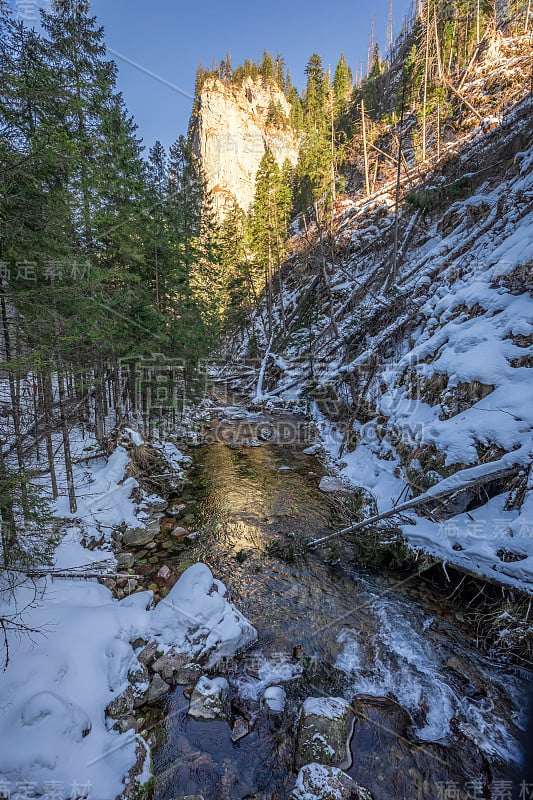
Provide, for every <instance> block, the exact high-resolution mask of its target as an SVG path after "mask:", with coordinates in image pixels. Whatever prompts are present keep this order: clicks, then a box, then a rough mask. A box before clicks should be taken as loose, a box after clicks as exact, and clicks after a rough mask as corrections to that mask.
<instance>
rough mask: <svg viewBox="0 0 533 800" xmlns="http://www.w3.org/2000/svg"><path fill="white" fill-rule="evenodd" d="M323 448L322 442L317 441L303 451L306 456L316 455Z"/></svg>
mask: <svg viewBox="0 0 533 800" xmlns="http://www.w3.org/2000/svg"><path fill="white" fill-rule="evenodd" d="M322 449H323V448H322V445H321V444H320V442H317V443H316V444H312V445H310V446H309V447H306V448H305V450H304V451H303V454H304V456H316V454H317V453H320V452H321V450H322Z"/></svg>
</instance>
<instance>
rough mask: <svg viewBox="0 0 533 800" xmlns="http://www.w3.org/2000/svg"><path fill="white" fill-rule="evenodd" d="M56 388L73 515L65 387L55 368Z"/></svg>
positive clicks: (73, 493)
mask: <svg viewBox="0 0 533 800" xmlns="http://www.w3.org/2000/svg"><path fill="white" fill-rule="evenodd" d="M57 386H58V391H59V419H60V421H61V434H62V436H63V453H64V456H65V472H66V475H67V490H68V499H69V504H70V513H71V514H75V513H76V511H77V510H78V504H77V503H76V491H75V488H74V474H73V472H72V455H71V452H70V439H69V435H68V428H67V418H66V414H65V399H66V398H65V385H64V383H63V374H62V372H61V369H60V368H59V366H58V368H57Z"/></svg>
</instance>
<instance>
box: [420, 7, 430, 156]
mask: <svg viewBox="0 0 533 800" xmlns="http://www.w3.org/2000/svg"><path fill="white" fill-rule="evenodd" d="M429 14H430V0H427V4H426V57H425V62H424V101H423V106H422V161H425V160H426V131H427V96H428V71H429V29H430V27H431V22H430V16H429Z"/></svg>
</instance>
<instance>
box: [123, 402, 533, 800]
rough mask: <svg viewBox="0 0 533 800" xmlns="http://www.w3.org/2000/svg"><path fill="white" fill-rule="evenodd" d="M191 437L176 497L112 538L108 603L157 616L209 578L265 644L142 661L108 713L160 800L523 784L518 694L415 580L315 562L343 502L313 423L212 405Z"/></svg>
mask: <svg viewBox="0 0 533 800" xmlns="http://www.w3.org/2000/svg"><path fill="white" fill-rule="evenodd" d="M199 422H200V425H199V430H198V433H197V435H196V438H195V440H194V444H195V447H194V448H192V449H191V450H190V455H191V456H192V464H187V476H186V480H185V481H184V483H183V486H182V487H180V490H179V491H175V492H171V493H170V494H169V496H168V497H166V498H164V499H165V503H164V504H160V506H159V507H158V506H155V507H154V508H151V509H149V510H148V511H147V513H148V515H149V518H150V515H151V517H152V518H151V519H149V522H148V525H147V528H146V529H140V530H139V532H136V531H129V532H128V533H127V534H126V535H124V536H123V537H122V542H121V547H122V548H123V549H122V552H121V553H120V554H119V556H118V558H119V564H120V565H122V567H123V568H125V569H127V570H129V571H130V573H131V575H132V576H133V575H135V576H136V577H130V578H124V579H122V581H118V582H116V583H115V584H114V587H112V588H114V591H116V592H122V593H123V594H127V593H128V592H129V591H132V590H137V589H139V588H150V589H152V590H153V591H154V594H155V599H156V600H157V601H159V602H164V598H165V597H166V596H167V594H168V592H169V591H170V590H171V588H172V586H173V585H174V584H175V582H176V580H177V579H178V578H179V576H180V575H181V574H182V573H183V572H184V570H185V569H187V568H188V567H190V566H191V565H192V564H195V563H197V562H203V563H205V564H208V565H209V567H210V568H211V570H212V572H213V574H214V575H215V577H216V578H217V579H218V578H220V579H222V580H223V581H224V583H225V584H226V586H227V587H228V599H229V600H230V601H231V602H232V603H234V604H235V605H236V606H237V608H238V609H239V610H240V611H241V612H242V613H243V614H244V615H245V616H246V617H247V618H248V619H249V620H250V622H251V623H252V624H253V625H254V626H255V628H256V629H257V632H258V639H257V642H256V643H255V644H254V645H253V646H252V647H251V648H249V649H247V650H246V651H245V652H243V653H241V654H239V655H237V656H236V657H234V658H230V659H221V660H219V661H218V662H217V663H216V664H209V663H208V659H207V658H206V657H205V655H204V657H200V658H196V659H195V658H192V659H191V657H190V655H189V654H182V653H179V652H172V651H170V652H165V653H163V652H160V651H158V648H157V646H156V644H155V643H153V642H147V641H137V642H135V643H134V645H135V647H136V652H137V654H138V658H139V661H140V663H141V665H142V669H141V670H140V672H139V674H138V675H135V676H131V678H132V688H131V695H128V697H127V698H126V702H125V704H124V703H123V704H122V705H121V706H120V707H118V706H117V708H111V709H109V713H110V715H111V716H113V717H114V718H116V723H115V724H116V725H117V726H118V727H119V729H121V730H123V729H127V728H128V727H130V726H131V727H132V728H135V729H136V730H138V731H140V732H141V734H142V736H143V737H144V738H145V739H146V740H147V741H148V743H149V744H150V745H151V747H152V750H153V763H154V773H155V783H154V786H153V792H154V797H155V798H156V800H166V798H170V797H172V798H184V797H191V796H194V797H202V798H204V800H220V798H225V799H226V800H243V798H245V797H246V798H261V799H262V800H274V798H280V800H281V799H283V800H286V798H287V797H289V795H290V797H291V799H292V800H304V798H305V800H309V798H317V799H320V798H321V799H322V800H329V798H332V800H333V798H334V799H335V800H338V798H340V799H341V800H342V799H343V798H363V799H364V800H366V798H369V797H374V798H375V800H385V798H387V800H389V799H390V798H398V800H399V798H404V797H419V798H421V799H422V800H424V799H425V798H427V800H433V798H435V797H437V796H439V791H441V790H442V791H444V789H445V788H446V787H448V788H449V789H450V791H451V790H457V792H458V794H457V795H456V796H458V797H465V798H466V797H468V796H469V794H468V793H469V792H470V794H471V792H472V791H473V788H476V787H477V789H479V790H480V791H483V792H484V794H480V795H479V796H486V797H490V796H491V792H493V791H494V790H495V789H494V787H496V785H497V782H498V781H500V782H501V781H503V780H513V779H516V780H518V778H517V759H518V756H519V749H518V744H517V740H518V738H519V735H520V730H519V724H520V721H521V706H522V707H523V698H524V697H525V694H526V685H527V682H526V681H525V680H523V679H522V678H520V677H519V676H517V675H516V673H515V671H513V669H512V668H511V667H510V666H509V665H506V664H505V663H503V662H502V661H498V660H490V659H488V658H487V657H486V655H484V654H483V653H481V652H479V651H478V650H476V648H475V645H474V643H473V639H474V633H473V631H472V630H471V629H469V628H468V626H467V625H466V624H462V623H461V622H460V621H459V620H458V616H459V615H457V614H456V613H455V611H454V609H453V607H452V605H451V604H449V603H447V602H446V600H445V598H444V597H443V596H435V595H434V594H432V593H431V592H430V591H429V590H428V588H427V587H424V586H423V585H420V584H419V582H418V581H416V580H413V576H405V575H403V574H402V575H400V574H396V575H395V574H388V575H376V574H372V573H371V572H369V571H368V570H366V569H364V568H362V567H361V566H359V565H357V564H355V563H353V561H350V560H349V559H348V560H346V561H344V562H343V563H342V564H340V563H335V560H334V559H332V558H331V557H330V558H329V559H325V558H324V555H323V554H320V553H317V554H315V553H311V552H309V550H308V548H307V544H308V542H309V541H310V540H311V539H312V538H313V537H315V536H317V535H320V534H322V533H324V532H326V531H327V530H329V529H330V527H331V525H332V524H334V523H335V503H334V502H332V496H333V499H334V498H335V496H336V493H337V492H338V491H339V490H342V487H332V486H330V485H329V483H328V485H327V486H326V485H324V481H323V478H324V473H325V468H324V465H323V464H322V463H321V462H320V461H319V460H318V459H317V451H318V449H319V448H318V447H317V446H316V444H315V442H314V433H313V430H312V428H310V426H309V425H308V423H307V422H306V420H305V418H304V417H302V416H298V415H294V414H290V413H288V412H281V413H274V414H273V413H265V412H264V411H261V410H259V411H258V410H252V411H248V410H247V409H244V408H240V407H236V406H230V407H228V406H225V407H223V406H219V407H217V406H214V405H213V406H212V407H211V408H209V409H204V411H203V412H202V416H201V419H200V420H199ZM320 487H321V488H320ZM143 530H144V531H145V532H144V533H143V532H142V531H143ZM330 556H331V554H330ZM133 581H134V582H135V583H134V584H133V586H132V582H133ZM215 583H216V582H215ZM214 587H215V584H214ZM214 590H215V591H217V589H216V587H215V588H214ZM436 609H438V611H437V610H436ZM119 705H120V704H119ZM443 787H444V788H443ZM474 796H476V795H474Z"/></svg>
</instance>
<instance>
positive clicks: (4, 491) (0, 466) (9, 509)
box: [0, 442, 17, 567]
mask: <svg viewBox="0 0 533 800" xmlns="http://www.w3.org/2000/svg"><path fill="white" fill-rule="evenodd" d="M0 522H1V530H2V555H3V561H4V567H7V566H8V565H9V561H10V552H11V550H12V549H13V548H14V547H15V545H16V544H17V527H16V523H15V512H14V510H13V494H12V491H11V481H10V479H9V475H8V473H7V469H6V464H5V461H4V453H3V442H0Z"/></svg>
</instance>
